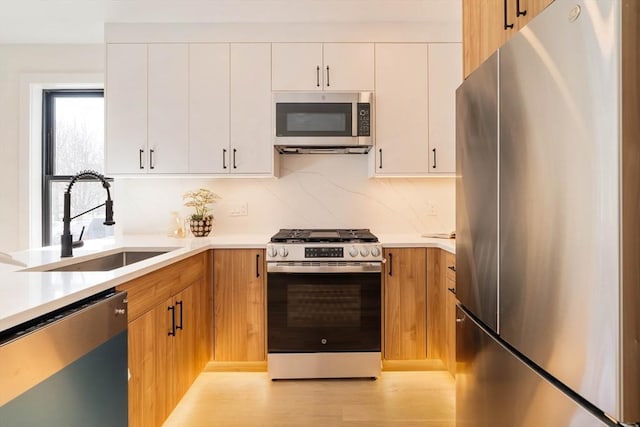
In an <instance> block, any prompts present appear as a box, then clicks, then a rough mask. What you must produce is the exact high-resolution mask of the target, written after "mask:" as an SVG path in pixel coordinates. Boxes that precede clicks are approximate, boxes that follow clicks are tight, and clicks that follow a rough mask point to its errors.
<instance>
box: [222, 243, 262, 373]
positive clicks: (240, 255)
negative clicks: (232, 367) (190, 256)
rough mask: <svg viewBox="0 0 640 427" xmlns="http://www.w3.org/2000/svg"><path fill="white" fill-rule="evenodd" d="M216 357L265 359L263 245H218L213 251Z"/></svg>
mask: <svg viewBox="0 0 640 427" xmlns="http://www.w3.org/2000/svg"><path fill="white" fill-rule="evenodd" d="M213 266H214V268H213V283H214V285H213V286H214V325H215V332H214V336H215V346H214V347H215V351H214V359H215V360H216V361H235V362H247V361H264V360H266V341H265V324H266V323H265V301H266V299H265V264H264V250H263V249H216V250H214V255H213Z"/></svg>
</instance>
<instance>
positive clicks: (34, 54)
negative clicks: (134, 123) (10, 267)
mask: <svg viewBox="0 0 640 427" xmlns="http://www.w3.org/2000/svg"><path fill="white" fill-rule="evenodd" d="M103 70H104V47H103V45H87V44H85V45H0V251H13V250H18V249H24V248H26V247H27V245H28V242H27V234H28V233H27V231H28V230H26V229H25V227H27V225H26V221H21V220H20V217H21V216H22V217H23V218H24V216H25V215H26V212H25V211H24V209H21V203H22V200H23V198H22V197H21V196H25V192H26V191H28V190H27V183H26V182H24V176H25V174H24V173H23V172H24V170H25V168H27V167H28V165H27V162H26V159H25V158H23V156H21V148H22V149H24V148H25V147H21V146H20V144H24V143H25V142H26V141H27V139H26V138H25V137H24V136H25V134H26V133H28V128H26V127H25V126H22V125H21V123H23V122H21V97H22V98H24V97H26V95H27V94H26V93H21V91H23V90H24V88H23V87H22V85H21V84H20V83H21V78H23V77H24V76H25V75H28V74H35V73H47V74H49V75H51V74H55V73H60V74H64V75H68V74H76V73H83V74H87V73H102V72H103ZM22 114H23V113H22ZM23 204H24V203H23ZM20 224H25V225H20Z"/></svg>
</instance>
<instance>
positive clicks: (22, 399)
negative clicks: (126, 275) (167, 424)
mask: <svg viewBox="0 0 640 427" xmlns="http://www.w3.org/2000/svg"><path fill="white" fill-rule="evenodd" d="M127 376H128V371H127V311H126V293H124V292H120V293H114V292H113V291H109V292H105V293H102V294H100V295H97V296H95V297H92V298H90V299H87V300H83V301H81V302H79V303H76V304H74V305H72V306H69V307H65V308H63V309H61V310H58V311H56V312H54V313H51V314H50V315H47V316H44V317H42V318H39V319H36V320H34V321H32V322H30V323H28V324H25V325H22V326H21V327H17V328H13V330H11V331H7V332H4V333H3V336H2V340H1V341H0V425H2V426H3V427H18V426H20V427H26V426H29V427H39V426H65V427H76V426H78V427H80V426H82V427H86V426H91V427H102V426H104V427H107V426H108V427H120V426H126V425H127V410H128V406H127V405H128V403H127V401H128V399H127V380H128V378H127Z"/></svg>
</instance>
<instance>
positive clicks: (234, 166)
mask: <svg viewBox="0 0 640 427" xmlns="http://www.w3.org/2000/svg"><path fill="white" fill-rule="evenodd" d="M236 151H238V150H236V149H235V148H234V149H233V168H234V169H237V168H238V167H237V166H236Z"/></svg>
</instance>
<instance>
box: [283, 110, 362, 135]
mask: <svg viewBox="0 0 640 427" xmlns="http://www.w3.org/2000/svg"><path fill="white" fill-rule="evenodd" d="M352 109H353V104H351V103H346V102H341V103H335V102H333V103H329V102H327V103H301V102H295V103H293V102H292V103H287V102H279V103H277V104H276V136H318V137H322V136H352V133H353V131H352V120H351V117H352Z"/></svg>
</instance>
